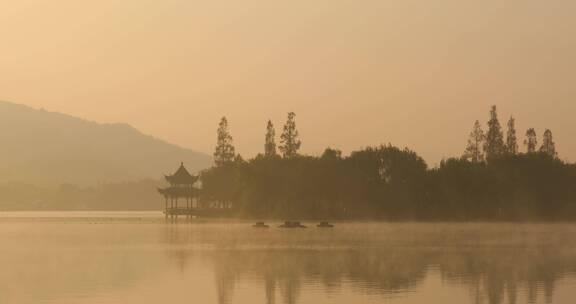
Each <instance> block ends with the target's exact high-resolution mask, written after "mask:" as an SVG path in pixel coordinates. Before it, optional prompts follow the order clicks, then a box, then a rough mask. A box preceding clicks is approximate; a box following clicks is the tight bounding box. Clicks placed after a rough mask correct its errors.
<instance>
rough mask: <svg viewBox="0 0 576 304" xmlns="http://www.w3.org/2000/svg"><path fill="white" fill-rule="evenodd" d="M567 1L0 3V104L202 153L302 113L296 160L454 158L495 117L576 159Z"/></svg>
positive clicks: (575, 73)
mask: <svg viewBox="0 0 576 304" xmlns="http://www.w3.org/2000/svg"><path fill="white" fill-rule="evenodd" d="M575 14H576V2H575V1H569V0H555V1H541V0H484V1H462V0H435V1H430V0H398V1H392V0H364V1H352V0H336V1H335V0H307V1H300V0H295V1H269V0H244V1H192V0H162V1H159V0H156V1H152V0H122V1H120V0H99V1H77V0H51V1H43V0H36V1H31V0H18V1H2V2H0V100H7V101H12V102H16V103H22V104H26V105H29V106H32V107H36V108H44V109H46V110H51V111H58V112H63V113H67V114H71V115H74V116H78V117H81V118H85V119H89V120H94V121H99V122H125V123H129V124H131V125H133V126H134V127H136V128H138V129H139V130H141V131H142V132H144V133H147V134H150V135H153V136H155V137H158V138H162V139H165V140H167V141H169V142H172V143H175V144H178V145H180V146H183V147H188V148H192V149H194V150H197V151H202V152H206V153H212V151H213V148H214V145H215V141H216V128H217V125H218V122H219V119H220V117H222V116H226V117H227V118H228V120H229V122H230V128H231V132H232V135H233V137H234V142H235V145H236V149H237V151H239V152H240V153H241V154H242V155H243V156H245V157H251V156H254V155H255V154H256V153H259V152H261V151H262V150H263V145H264V142H263V141H264V133H265V128H266V122H267V120H268V119H271V120H272V121H273V122H274V123H275V125H276V132H277V134H278V135H279V134H280V132H281V128H282V125H283V123H284V121H285V119H286V114H287V112H289V111H294V112H296V114H297V117H296V120H297V126H298V129H299V132H300V135H301V139H302V142H303V144H302V152H303V153H306V154H319V153H321V152H322V151H323V150H324V148H326V147H333V148H339V149H341V150H343V152H344V153H349V152H350V151H352V150H355V149H359V148H362V147H366V146H369V145H376V144H380V143H392V144H394V145H398V146H402V147H404V146H407V147H409V148H411V149H413V150H416V151H417V152H418V153H419V154H420V155H422V156H423V157H424V158H425V159H426V160H427V161H428V163H429V164H430V165H434V164H437V163H438V162H439V161H440V160H441V159H442V158H443V157H448V156H458V155H460V154H461V153H462V151H463V150H464V148H465V145H466V140H467V137H468V134H469V132H470V130H471V128H472V125H473V123H474V121H475V120H476V119H479V120H480V121H481V122H482V123H483V125H484V126H485V123H486V121H487V120H488V111H489V107H490V105H492V104H496V105H497V106H498V109H499V116H500V120H501V124H502V125H503V127H504V126H505V125H506V120H507V119H508V118H509V117H510V116H511V115H514V117H515V118H516V122H517V127H518V132H519V133H520V135H523V134H524V132H525V130H526V129H527V128H529V127H534V128H535V129H536V130H537V132H538V134H539V136H541V134H542V133H543V131H544V129H545V128H550V129H551V130H552V131H553V134H554V137H555V140H556V143H557V148H558V151H559V153H560V157H561V158H563V159H567V160H576V141H574V140H573V132H574V130H576V120H575V119H574V114H575V113H576V102H575V97H576V18H574V17H575Z"/></svg>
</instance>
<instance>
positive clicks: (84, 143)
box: [0, 101, 212, 185]
mask: <svg viewBox="0 0 576 304" xmlns="http://www.w3.org/2000/svg"><path fill="white" fill-rule="evenodd" d="M0 143H1V144H0V147H1V149H0V155H2V157H0V182H26V183H32V184H38V185H46V184H62V183H70V184H79V185H90V184H94V183H99V182H119V181H134V180H139V179H145V178H160V177H161V176H162V174H165V173H170V172H171V171H172V170H175V169H176V168H177V166H178V165H179V164H180V162H184V163H185V164H186V166H187V167H188V169H189V170H190V171H191V172H197V171H199V170H202V169H205V168H207V167H209V166H210V165H211V164H212V158H211V156H209V155H207V154H204V153H201V152H197V151H193V150H190V149H186V148H183V147H180V146H178V145H174V144H171V143H168V142H166V141H164V140H162V139H159V138H156V137H153V136H151V135H147V134H144V133H142V132H140V131H139V130H137V129H136V128H134V127H133V126H131V125H129V124H126V123H99V122H95V121H91V120H86V119H83V118H79V117H75V116H72V115H69V114H64V113H60V112H52V111H47V110H45V109H35V108H32V107H29V106H27V105H23V104H18V103H13V102H8V101H0Z"/></svg>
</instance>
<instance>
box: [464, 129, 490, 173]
mask: <svg viewBox="0 0 576 304" xmlns="http://www.w3.org/2000/svg"><path fill="white" fill-rule="evenodd" d="M484 140H485V135H484V131H482V127H481V126H480V122H478V120H476V122H475V123H474V127H473V128H472V132H470V138H469V139H468V145H467V146H466V150H465V151H464V155H463V158H464V159H467V160H470V161H472V162H474V163H477V162H481V161H483V160H484V154H483V153H482V145H483V143H484Z"/></svg>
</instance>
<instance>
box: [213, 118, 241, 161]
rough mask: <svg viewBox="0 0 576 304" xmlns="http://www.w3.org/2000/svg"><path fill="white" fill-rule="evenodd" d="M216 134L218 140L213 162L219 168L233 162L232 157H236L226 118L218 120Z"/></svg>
mask: <svg viewBox="0 0 576 304" xmlns="http://www.w3.org/2000/svg"><path fill="white" fill-rule="evenodd" d="M217 134H218V139H217V142H216V150H215V151H214V162H215V163H216V166H217V167H220V166H223V165H225V164H227V163H230V162H232V161H234V157H235V156H236V151H235V149H234V145H233V142H232V136H231V135H230V132H229V131H228V120H227V119H226V117H222V119H221V120H220V124H219V125H218V131H217Z"/></svg>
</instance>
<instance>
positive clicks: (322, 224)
mask: <svg viewBox="0 0 576 304" xmlns="http://www.w3.org/2000/svg"><path fill="white" fill-rule="evenodd" d="M316 227H318V228H334V225H332V224H330V223H328V222H320V224H318V225H316Z"/></svg>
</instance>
